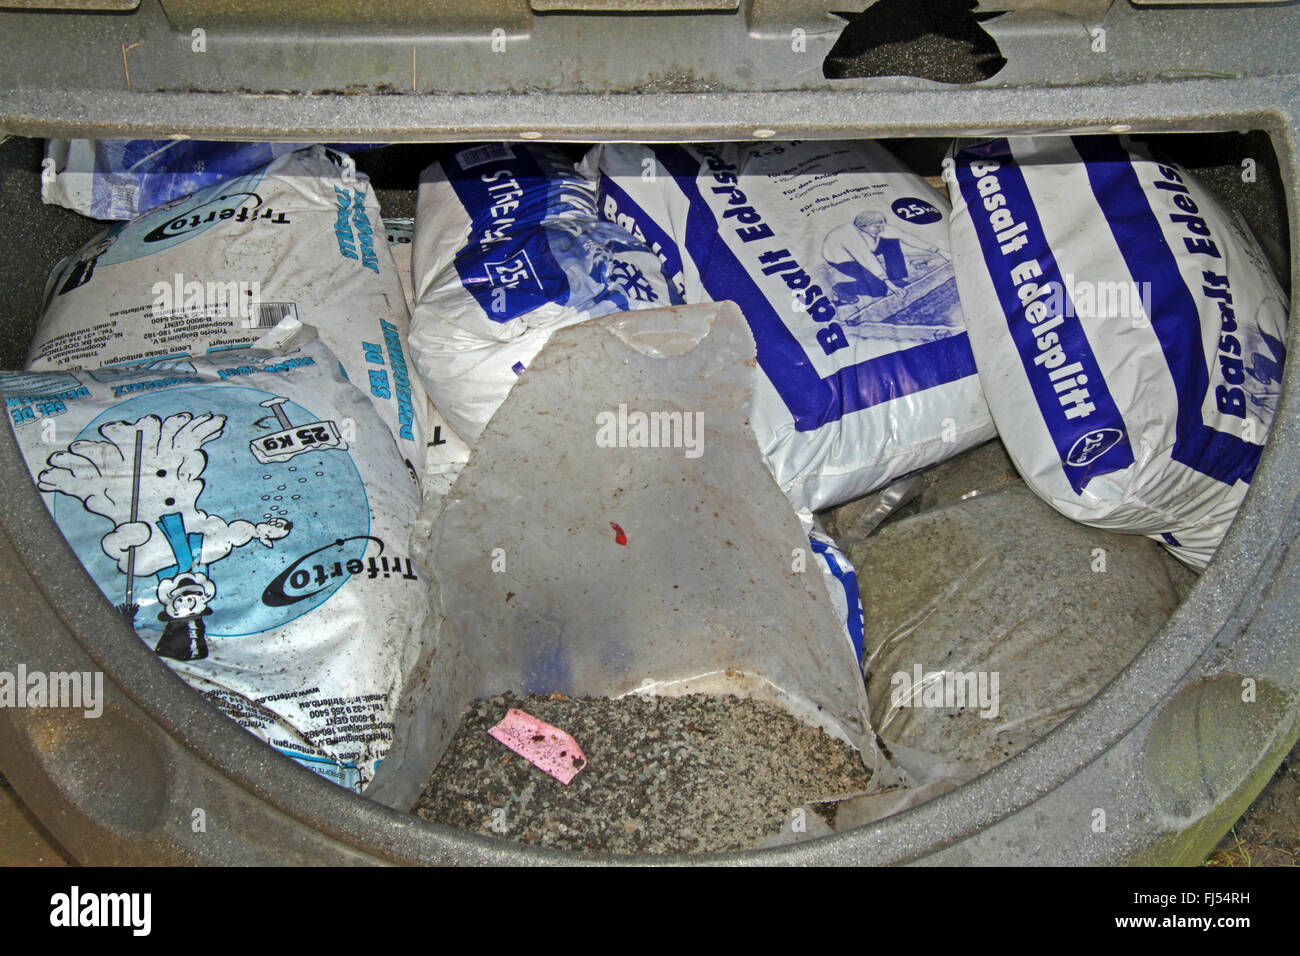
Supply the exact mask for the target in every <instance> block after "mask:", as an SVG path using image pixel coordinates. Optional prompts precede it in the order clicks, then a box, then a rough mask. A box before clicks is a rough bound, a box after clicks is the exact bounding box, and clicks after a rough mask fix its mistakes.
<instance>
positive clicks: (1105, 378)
mask: <svg viewBox="0 0 1300 956" xmlns="http://www.w3.org/2000/svg"><path fill="white" fill-rule="evenodd" d="M960 147H961V144H958V147H957V148H956V152H955V169H954V173H955V176H954V179H955V181H954V182H952V183H951V185H950V189H951V193H952V198H953V207H954V208H953V220H952V239H953V241H952V245H953V251H954V261H955V262H956V265H957V281H958V284H959V286H960V290H961V299H962V305H963V307H964V309H965V312H966V317H967V322H968V324H969V327H970V338H971V345H972V347H973V349H974V351H975V359H976V364H977V365H978V367H979V373H980V379H981V380H982V381H983V383H984V390H985V394H986V396H987V397H988V402H989V406H990V408H991V409H992V412H993V417H994V420H995V421H996V422H997V426H998V431H999V432H1000V433H1001V435H1002V440H1003V442H1004V443H1005V444H1006V447H1007V451H1008V453H1009V454H1010V456H1011V458H1012V460H1013V461H1014V462H1015V464H1016V467H1017V468H1018V469H1019V471H1020V473H1021V475H1022V476H1023V477H1024V479H1025V481H1026V482H1028V484H1029V486H1030V487H1031V488H1033V490H1034V491H1035V492H1037V493H1038V494H1039V495H1040V496H1041V497H1042V498H1044V499H1045V500H1046V501H1047V502H1048V503H1050V504H1051V505H1053V506H1054V507H1055V508H1056V509H1057V510H1059V511H1060V512H1061V513H1062V514H1064V515H1066V516H1067V517H1070V518H1074V519H1075V520H1078V521H1082V522H1084V523H1085V524H1090V525H1095V526H1096V527H1100V528H1109V529H1111V530H1115V531H1127V532H1133V533H1138V534H1145V535H1149V536H1150V537H1153V538H1155V539H1156V540H1158V541H1161V542H1163V543H1164V544H1165V545H1166V546H1168V548H1169V549H1170V550H1171V551H1172V552H1173V553H1174V554H1175V555H1177V556H1178V557H1179V558H1181V559H1182V560H1183V561H1185V562H1187V563H1188V564H1191V565H1193V566H1195V567H1198V568H1203V567H1205V566H1206V564H1207V563H1208V562H1209V560H1210V558H1211V557H1212V556H1213V554H1214V551H1215V549H1216V548H1217V547H1218V545H1219V542H1220V541H1221V540H1222V538H1223V535H1224V534H1225V532H1226V531H1227V529H1228V525H1229V524H1230V523H1231V522H1232V519H1233V517H1234V516H1235V514H1236V512H1237V508H1238V507H1239V506H1240V504H1241V500H1242V498H1243V497H1244V496H1245V494H1246V491H1247V489H1248V488H1249V485H1250V480H1251V476H1252V475H1253V474H1254V471H1255V466H1256V464H1257V462H1258V461H1259V455H1260V451H1261V449H1262V448H1263V445H1264V441H1265V438H1266V437H1267V435H1268V429H1269V426H1270V425H1271V424H1272V421H1273V416H1274V414H1275V413H1276V411H1277V402H1278V397H1279V393H1280V388H1281V373H1282V363H1283V361H1284V359H1285V356H1286V351H1285V348H1284V346H1283V342H1284V340H1285V336H1286V323H1287V304H1286V299H1285V297H1284V296H1283V294H1282V291H1281V289H1280V287H1279V286H1278V283H1277V281H1276V279H1275V278H1274V276H1273V274H1272V273H1271V271H1270V270H1269V267H1268V264H1267V260H1266V259H1265V258H1264V255H1263V254H1262V252H1261V251H1260V249H1259V247H1258V245H1257V243H1256V241H1255V239H1254V238H1253V237H1252V236H1251V234H1250V232H1249V230H1248V229H1247V228H1246V227H1245V226H1244V225H1243V224H1242V223H1241V221H1240V220H1239V219H1238V218H1237V217H1235V216H1232V215H1230V214H1229V213H1227V212H1226V211H1225V210H1224V209H1223V208H1222V207H1221V206H1220V205H1219V203H1218V202H1217V201H1216V200H1215V199H1214V197H1213V196H1211V195H1210V194H1209V193H1208V192H1206V190H1205V189H1204V188H1202V187H1201V186H1200V184H1198V183H1197V182H1196V180H1195V179H1194V178H1193V177H1192V176H1191V175H1190V174H1188V173H1187V172H1186V171H1185V170H1183V169H1180V168H1179V167H1177V166H1175V165H1173V164H1171V163H1165V162H1162V161H1160V160H1158V159H1156V158H1154V157H1153V156H1152V155H1151V154H1150V153H1149V152H1148V151H1147V150H1146V149H1145V148H1144V147H1142V146H1139V145H1136V144H1133V143H1130V142H1128V141H1127V140H1125V139H1121V138H1118V137H1112V136H1080V137H1073V138H1067V137H1038V138H1012V139H997V140H992V141H988V142H981V143H978V144H976V145H970V146H965V148H960Z"/></svg>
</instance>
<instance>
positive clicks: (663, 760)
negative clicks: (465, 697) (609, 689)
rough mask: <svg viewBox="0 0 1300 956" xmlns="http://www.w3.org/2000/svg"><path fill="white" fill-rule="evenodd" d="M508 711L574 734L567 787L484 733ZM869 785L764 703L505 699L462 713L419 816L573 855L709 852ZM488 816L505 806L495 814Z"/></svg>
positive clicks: (820, 738) (854, 765) (839, 753)
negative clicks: (577, 761)
mask: <svg viewBox="0 0 1300 956" xmlns="http://www.w3.org/2000/svg"><path fill="white" fill-rule="evenodd" d="M510 707H517V708H519V709H521V710H524V711H527V712H528V713H530V714H532V715H533V716H535V717H538V718H540V719H542V720H544V721H546V722H547V723H549V724H553V725H554V726H556V727H559V728H560V729H562V730H564V731H566V732H568V733H569V734H571V735H572V736H573V737H574V739H575V740H577V742H578V744H579V746H580V747H581V748H582V750H583V753H584V754H585V755H586V757H587V765H586V767H584V768H583V769H582V770H581V771H580V772H579V773H578V775H577V776H576V777H574V778H573V780H572V782H570V783H569V784H568V785H567V786H565V785H564V784H561V783H560V782H559V781H558V780H555V779H553V778H552V777H550V776H548V775H547V774H546V773H544V772H542V771H541V770H538V769H537V768H536V767H533V766H532V765H531V764H529V763H528V762H527V761H526V760H524V759H523V758H522V757H520V756H518V755H517V754H515V753H514V752H513V751H510V750H508V749H507V748H506V747H504V746H503V745H502V744H500V743H498V742H497V741H496V740H495V739H494V738H492V737H490V736H489V735H488V733H487V730H488V728H490V727H492V726H493V725H495V724H496V723H497V722H498V721H499V720H501V718H502V717H504V716H505V714H506V711H507V709H509V708H510ZM868 781H869V777H868V774H867V771H866V769H865V768H864V767H863V765H862V760H861V758H860V757H859V755H858V754H857V753H856V752H855V751H854V750H853V749H852V748H851V747H849V746H848V745H847V744H845V743H843V742H841V741H838V740H835V739H833V738H831V737H829V736H827V735H826V734H825V733H823V732H822V731H820V730H818V729H817V728H815V727H812V726H809V725H807V724H804V723H802V722H801V721H799V720H796V719H795V718H794V717H792V716H790V715H789V714H787V713H785V712H784V711H782V710H779V709H778V708H776V707H773V706H771V705H768V704H764V703H760V702H758V701H753V700H744V699H740V698H728V697H712V696H703V695H692V696H687V697H643V696H639V695H633V696H629V697H623V698H620V699H617V700H609V699H603V698H563V697H559V696H558V695H553V696H551V697H546V696H540V695H534V696H529V697H524V698H518V697H515V696H513V695H502V696H497V697H492V698H491V699H489V700H480V701H477V702H475V703H473V704H471V705H470V706H469V707H468V708H467V709H466V711H465V714H464V716H463V718H462V721H461V725H460V728H459V730H458V731H457V733H456V736H455V739H454V740H453V741H452V744H451V746H450V747H449V748H448V750H447V754H446V755H445V756H444V757H443V759H442V762H441V763H440V764H439V765H438V768H437V770H436V771H435V772H434V774H433V777H432V778H431V779H430V781H429V785H428V787H427V788H426V789H425V792H424V793H423V794H422V795H421V797H420V799H419V802H418V803H417V804H416V808H415V810H416V812H417V813H418V814H419V815H420V816H422V817H424V818H425V819H426V820H433V821H436V822H438V823H444V824H447V825H450V826H455V827H460V828H464V829H469V830H473V831H475V832H477V833H481V834H484V835H487V836H500V837H504V838H506V839H510V840H516V841H518V842H521V843H528V844H534V845H540V846H546V847H553V848H560V849H566V850H577V851H588V852H602V851H603V852H610V853H617V854H634V853H705V852H710V851H721V850H738V849H745V848H749V847H753V846H755V845H757V844H758V843H759V842H761V841H762V840H763V839H764V838H766V837H769V836H772V835H773V834H776V833H779V832H780V830H781V828H782V826H783V825H784V824H786V823H787V822H788V821H789V820H790V819H791V814H792V811H793V809H794V808H796V807H800V806H802V805H803V804H805V803H816V802H820V801H824V800H827V799H830V798H834V797H840V796H847V795H849V794H853V793H858V792H861V791H862V790H863V789H864V788H865V787H866V785H867V783H868ZM494 810H504V811H505V812H504V814H500V813H498V814H496V818H495V820H494V817H493V811H494ZM494 822H495V823H496V824H497V830H496V831H494V829H493V823H494ZM500 830H504V831H505V832H504V833H502V832H499V831H500Z"/></svg>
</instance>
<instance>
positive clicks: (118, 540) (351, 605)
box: [0, 320, 428, 791]
mask: <svg viewBox="0 0 1300 956" xmlns="http://www.w3.org/2000/svg"><path fill="white" fill-rule="evenodd" d="M270 346H277V347H276V348H271V347H270ZM338 369H339V363H338V360H337V359H336V358H335V357H334V355H333V354H331V353H330V352H329V350H328V349H326V348H325V347H324V346H323V344H322V343H321V342H320V341H319V340H317V339H316V336H315V335H314V333H313V331H312V330H311V329H310V328H309V327H306V326H302V325H301V324H300V323H298V322H296V321H295V320H286V321H285V322H284V323H283V324H282V325H281V326H280V327H279V328H277V329H275V330H272V331H271V332H270V333H267V335H266V338H265V339H263V340H262V341H261V342H259V343H258V345H257V346H255V347H252V348H243V349H232V350H228V351H219V352H213V353H211V354H209V355H205V356H194V357H191V358H187V359H163V360H159V361H158V362H155V363H151V364H150V365H148V366H117V367H109V368H101V369H96V370H87V371H80V370H79V371H69V372H4V373H0V391H3V393H4V398H5V405H6V408H7V409H8V412H9V416H10V419H11V421H12V422H13V425H14V431H15V435H16V436H17V440H18V446H19V448H20V449H21V451H22V454H23V457H24V459H25V460H26V463H27V466H28V469H29V470H30V472H31V474H32V476H33V478H34V479H35V481H36V484H37V488H38V489H39V490H40V492H41V496H42V498H43V500H44V502H45V504H46V507H48V508H49V511H50V514H51V515H52V516H53V518H54V521H55V523H56V524H57V525H58V527H59V530H60V531H61V532H62V533H63V535H64V537H65V538H67V540H68V543H69V544H70V545H71V547H72V550H73V551H74V553H75V554H76V555H77V557H78V559H79V560H80V561H81V563H82V564H83V566H84V567H85V568H86V571H87V572H88V573H89V574H90V576H91V578H92V579H93V580H94V581H95V583H96V584H97V585H98V586H99V588H100V590H101V591H102V592H103V593H104V595H105V596H106V597H107V598H108V599H109V601H110V602H112V603H113V604H115V605H117V606H118V608H119V610H121V611H122V613H123V614H124V616H126V618H127V619H128V621H129V622H130V623H131V624H132V626H133V627H134V629H135V631H136V633H137V634H138V635H139V636H140V638H141V639H142V640H144V641H145V643H146V644H148V645H149V647H151V648H153V649H154V650H155V651H156V653H157V654H158V655H159V656H161V657H162V658H163V659H164V660H165V661H166V663H167V664H168V665H169V666H170V667H171V668H172V669H173V670H174V671H175V672H176V673H177V674H178V675H180V677H181V678H182V679H183V680H185V682H186V683H188V684H189V685H190V686H192V687H193V688H195V689H196V690H198V691H199V692H200V693H201V694H203V696H204V697H206V698H207V699H208V700H209V701H210V702H211V703H212V704H214V705H215V706H216V707H217V708H218V709H219V710H221V711H222V712H223V713H225V714H226V715H227V716H229V717H230V718H231V719H232V720H234V721H235V722H236V723H238V724H240V725H241V726H242V727H244V728H245V729H247V730H248V731H250V732H251V733H253V734H254V735H255V736H257V737H258V738H260V739H262V740H264V741H267V742H268V743H270V744H271V745H272V746H273V747H275V748H276V749H277V750H279V751H280V752H281V753H284V754H287V755H288V756H290V757H291V758H293V759H294V760H296V761H298V762H299V763H301V764H303V765H305V766H307V767H309V768H310V769H312V770H315V771H316V772H317V773H319V774H321V775H322V776H325V777H327V778H329V779H331V780H333V781H335V782H336V783H338V784H340V785H342V786H345V787H348V788H350V789H352V790H355V791H360V790H362V789H363V788H364V787H365V785H366V784H367V783H368V782H369V780H370V779H371V777H372V776H373V774H374V770H375V767H376V765H377V764H378V763H379V761H380V760H381V759H382V758H383V756H384V754H385V753H387V751H388V747H389V744H390V742H391V740H392V732H393V723H392V714H393V713H394V711H395V709H396V707H397V705H398V703H399V698H400V695H401V691H402V688H403V686H404V683H405V680H406V678H407V677H408V676H409V674H410V672H411V670H412V669H413V667H414V666H415V662H416V660H417V658H418V657H419V655H420V654H421V652H422V643H421V642H422V641H423V640H424V637H423V627H422V624H423V619H424V616H425V613H426V611H427V606H428V603H427V596H426V594H427V591H426V589H427V586H428V585H427V583H426V582H425V581H424V580H423V579H422V577H421V576H420V575H419V574H418V573H417V571H416V570H415V568H414V566H413V565H412V563H411V558H410V554H409V551H408V546H409V536H410V529H411V527H412V525H413V523H414V521H415V518H416V514H417V512H418V510H419V506H420V494H419V490H418V489H417V487H416V485H415V483H414V482H413V481H412V479H411V477H410V474H409V472H408V470H407V468H406V465H405V463H404V462H403V461H402V459H401V458H400V457H399V456H398V452H397V448H396V446H395V445H394V443H393V439H392V436H391V435H390V434H389V431H388V428H387V427H386V425H385V423H384V422H383V421H381V420H380V418H379V415H378V413H377V412H376V411H375V409H374V408H373V406H372V405H371V404H370V403H369V402H368V401H367V400H366V397H365V395H364V394H363V393H362V392H361V391H360V390H358V389H357V388H355V387H354V386H353V385H351V384H349V383H348V382H347V381H345V380H344V379H343V378H342V377H341V376H340V375H339V371H338Z"/></svg>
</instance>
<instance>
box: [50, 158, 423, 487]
mask: <svg viewBox="0 0 1300 956" xmlns="http://www.w3.org/2000/svg"><path fill="white" fill-rule="evenodd" d="M286 317H290V318H295V319H297V320H298V321H300V322H303V323H306V324H309V325H312V326H314V327H315V328H316V330H317V332H318V333H319V334H320V337H321V339H322V341H324V342H325V344H326V345H327V346H328V347H329V348H330V350H331V351H333V352H334V354H335V355H337V356H338V360H339V362H340V363H341V364H342V366H343V369H344V371H345V373H346V374H347V377H348V379H349V380H350V381H351V382H352V383H353V384H355V385H357V386H358V387H359V388H361V389H362V391H364V392H366V393H367V394H368V395H369V396H370V400H371V401H372V402H373V403H374V405H375V408H376V409H377V410H378V411H379V413H380V415H381V417H382V418H383V419H384V421H385V422H387V424H388V427H389V429H390V430H391V431H392V433H393V436H394V437H395V438H396V440H397V443H398V446H399V448H400V449H401V452H402V457H403V458H404V459H405V460H406V461H407V462H408V463H409V467H410V468H411V470H412V471H413V472H415V473H416V474H417V475H418V474H420V473H421V471H422V469H423V466H424V447H425V446H424V425H425V414H426V408H427V402H426V398H425V394H424V389H423V388H422V387H421V386H420V383H419V381H418V379H417V377H416V376H415V375H413V374H411V372H410V370H409V369H408V367H407V359H406V349H405V341H406V335H407V329H408V325H409V314H408V310H407V306H406V301H405V297H404V295H403V293H402V288H401V284H400V282H399V280H398V277H397V274H396V270H395V269H394V266H393V257H392V253H391V252H390V251H389V248H388V241H387V239H386V237H385V235H384V231H383V225H382V220H381V219H380V215H379V206H378V203H377V202H376V200H375V197H374V193H373V191H372V190H371V189H370V188H369V182H368V181H367V179H366V177H365V176H364V175H363V174H359V173H357V171H356V165H355V164H354V163H353V161H352V158H351V157H349V156H347V155H345V154H343V153H339V152H335V151H334V150H330V149H326V148H325V147H323V146H313V147H310V148H308V149H302V150H298V151H296V152H292V153H286V154H284V155H282V156H278V157H277V158H276V159H274V160H273V161H272V162H271V163H269V164H268V165H266V166H264V167H260V168H258V169H256V170H254V171H253V172H250V173H247V174H246V175H243V176H239V177H237V178H235V179H229V180H226V181H225V182H221V183H217V184H216V185H212V186H208V187H207V188H205V189H202V190H200V191H199V192H197V193H194V194H193V195H192V196H186V197H183V198H181V199H177V200H174V201H172V202H170V203H167V204H166V205H164V206H161V207H158V208H157V209H154V210H152V211H150V212H148V213H146V214H145V215H144V216H142V217H140V218H139V219H135V220H133V221H131V222H126V223H115V224H113V225H112V226H110V227H109V228H108V229H107V230H106V231H105V232H104V233H102V234H101V235H100V236H98V237H97V238H95V239H93V240H92V241H91V242H89V243H87V244H86V245H85V246H84V247H83V248H82V249H81V250H79V251H78V252H77V253H75V254H74V255H72V256H70V257H69V258H68V259H66V260H64V262H63V263H61V264H60V265H59V267H58V268H56V269H55V271H54V273H53V275H51V277H50V281H49V284H48V286H47V287H46V292H45V308H44V314H43V315H42V317H41V320H40V322H39V323H38V324H37V327H36V337H35V339H34V341H33V342H32V346H31V351H30V352H29V355H28V364H27V367H28V368H29V369H31V370H33V371H50V370H56V369H75V368H96V367H99V366H102V365H118V364H126V363H147V362H153V361H157V360H160V359H170V358H178V357H182V356H185V355H192V354H196V353H201V352H209V351H212V350H214V349H224V348H230V347H232V346H241V345H249V344H252V343H253V342H255V341H256V340H257V339H258V338H259V337H260V336H261V335H262V334H263V333H265V332H266V331H267V330H268V329H271V328H274V326H275V325H276V324H277V323H278V322H279V321H280V320H281V319H283V318H286Z"/></svg>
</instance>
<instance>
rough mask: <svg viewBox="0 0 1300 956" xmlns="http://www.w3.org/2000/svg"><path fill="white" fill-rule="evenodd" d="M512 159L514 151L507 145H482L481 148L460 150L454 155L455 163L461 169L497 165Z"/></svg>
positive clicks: (473, 147) (472, 147) (474, 147)
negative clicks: (486, 164)
mask: <svg viewBox="0 0 1300 956" xmlns="http://www.w3.org/2000/svg"><path fill="white" fill-rule="evenodd" d="M514 158H515V151H514V150H513V149H511V148H510V144H509V143H484V144H483V145H482V146H471V147H470V148H469V149H462V150H461V151H460V152H459V153H457V154H456V162H457V164H458V165H459V166H460V168H461V169H473V168H474V167H475V166H482V165H484V164H485V163H499V162H501V161H503V160H510V159H514Z"/></svg>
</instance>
